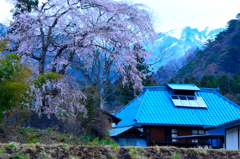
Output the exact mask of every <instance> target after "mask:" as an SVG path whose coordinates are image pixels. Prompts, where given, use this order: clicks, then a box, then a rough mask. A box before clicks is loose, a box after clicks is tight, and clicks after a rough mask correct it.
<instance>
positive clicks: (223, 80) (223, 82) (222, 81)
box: [217, 75, 229, 95]
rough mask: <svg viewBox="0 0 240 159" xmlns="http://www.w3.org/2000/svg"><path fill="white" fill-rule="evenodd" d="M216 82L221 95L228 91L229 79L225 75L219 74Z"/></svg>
mask: <svg viewBox="0 0 240 159" xmlns="http://www.w3.org/2000/svg"><path fill="white" fill-rule="evenodd" d="M217 84H218V86H219V87H220V91H221V92H222V94H223V95H224V94H227V93H228V92H229V79H228V76H227V75H222V76H219V77H218V79H217Z"/></svg>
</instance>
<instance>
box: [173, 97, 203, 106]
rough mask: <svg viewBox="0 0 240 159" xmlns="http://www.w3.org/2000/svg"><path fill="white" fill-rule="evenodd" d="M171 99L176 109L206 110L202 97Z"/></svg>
mask: <svg viewBox="0 0 240 159" xmlns="http://www.w3.org/2000/svg"><path fill="white" fill-rule="evenodd" d="M171 99H172V101H173V103H174V105H175V106H176V107H195V108H207V105H206V103H205V102H204V100H203V98H202V97H195V96H177V95H172V96H171Z"/></svg>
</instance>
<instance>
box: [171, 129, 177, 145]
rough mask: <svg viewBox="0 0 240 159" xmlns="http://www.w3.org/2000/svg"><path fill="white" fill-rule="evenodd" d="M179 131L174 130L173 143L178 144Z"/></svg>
mask: <svg viewBox="0 0 240 159" xmlns="http://www.w3.org/2000/svg"><path fill="white" fill-rule="evenodd" d="M177 137H178V129H172V142H177Z"/></svg>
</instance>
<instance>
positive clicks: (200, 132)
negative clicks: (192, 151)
mask: <svg viewBox="0 0 240 159" xmlns="http://www.w3.org/2000/svg"><path fill="white" fill-rule="evenodd" d="M208 133H209V131H208V130H192V135H204V134H208ZM192 142H193V143H198V139H192Z"/></svg>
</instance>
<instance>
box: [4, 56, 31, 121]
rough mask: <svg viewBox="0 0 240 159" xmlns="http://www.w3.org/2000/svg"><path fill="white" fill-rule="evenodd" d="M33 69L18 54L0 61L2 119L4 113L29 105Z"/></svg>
mask: <svg viewBox="0 0 240 159" xmlns="http://www.w3.org/2000/svg"><path fill="white" fill-rule="evenodd" d="M30 76H31V69H30V68H27V67H26V65H24V64H22V63H21V59H20V57H19V56H18V55H17V54H12V53H10V54H7V55H5V56H3V57H1V59H0V119H2V115H3V112H8V111H11V110H12V109H13V108H16V107H24V106H27V105H28V104H29V102H30V101H29V99H30V98H29V94H28V92H29V84H28V79H29V78H30Z"/></svg>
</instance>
